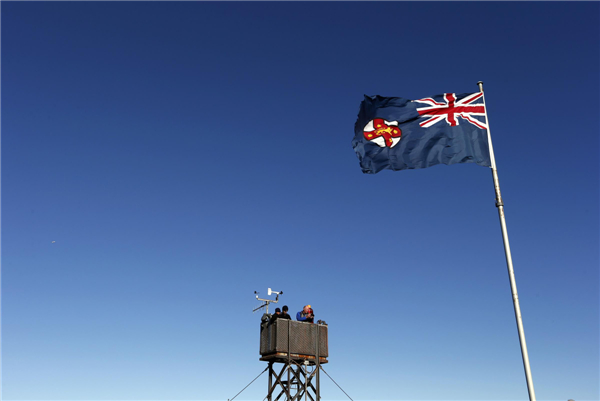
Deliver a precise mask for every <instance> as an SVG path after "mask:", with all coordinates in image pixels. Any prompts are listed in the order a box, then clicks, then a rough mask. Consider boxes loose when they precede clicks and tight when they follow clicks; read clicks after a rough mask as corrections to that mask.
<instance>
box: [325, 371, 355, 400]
mask: <svg viewBox="0 0 600 401" xmlns="http://www.w3.org/2000/svg"><path fill="white" fill-rule="evenodd" d="M321 370H322V371H323V373H325V374H326V375H327V377H329V378H330V379H331V381H332V382H334V383H335V385H336V386H338V387H339V389H340V390H342V392H343V393H344V394H346V397H348V398H350V400H351V401H354V400H353V399H352V398H351V397H350V396H349V395H348V393H347V392H345V391H344V389H343V388H341V387H340V385H339V384H337V383H336V382H335V380H333V378H332V377H331V376H329V373H327V372H326V371H325V369H323V366H322V365H321Z"/></svg>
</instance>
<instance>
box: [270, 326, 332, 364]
mask: <svg viewBox="0 0 600 401" xmlns="http://www.w3.org/2000/svg"><path fill="white" fill-rule="evenodd" d="M328 357H329V344H328V327H327V325H322V324H313V323H305V322H296V321H293V320H288V319H277V320H276V321H275V322H274V323H273V324H271V325H268V324H267V323H265V322H263V323H262V324H261V327H260V360H261V361H266V362H280V363H288V362H295V363H304V364H308V365H317V364H326V363H328V362H329V361H328V360H327V358H328Z"/></svg>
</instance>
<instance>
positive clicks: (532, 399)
mask: <svg viewBox="0 0 600 401" xmlns="http://www.w3.org/2000/svg"><path fill="white" fill-rule="evenodd" d="M477 85H479V91H480V92H481V94H482V95H483V103H484V105H485V94H484V93H483V82H481V81H479V82H477ZM485 121H486V123H487V126H488V127H487V133H488V144H489V147H490V163H491V165H492V166H491V167H492V176H493V177H494V190H495V191H496V207H497V208H498V216H499V217H500V228H501V229H502V239H503V240H504V253H505V255H506V267H507V268H508V277H509V279H510V289H511V292H512V299H513V305H514V308H515V318H516V320H517V330H518V331H519V342H520V343H521V356H522V357H523V367H524V368H525V378H526V380H527V390H528V391H529V400H530V401H536V399H535V391H534V389H533V379H532V378H531V368H530V366H529V355H528V354H527V343H526V342H525V331H524V330H523V318H522V317H521V307H520V306H519V296H518V295H517V282H516V280H515V272H514V269H513V263H512V256H511V254H510V245H509V243H508V232H507V230H506V220H505V218H504V203H503V202H502V195H500V183H499V182H498V171H497V170H496V159H495V157H494V148H493V147H492V136H491V134H490V121H489V120H488V116H487V107H486V108H485Z"/></svg>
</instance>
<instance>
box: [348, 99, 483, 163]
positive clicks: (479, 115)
mask: <svg viewBox="0 0 600 401" xmlns="http://www.w3.org/2000/svg"><path fill="white" fill-rule="evenodd" d="M354 132H355V135H354V139H353V140H352V147H353V148H354V151H355V152H356V154H357V156H358V159H359V160H360V166H361V167H362V170H363V173H367V174H375V173H377V172H379V171H381V170H383V169H390V170H405V169H416V168H425V167H430V166H434V165H436V164H448V165H449V164H455V163H473V162H474V163H477V164H479V165H480V166H486V167H490V166H491V164H490V152H489V147H488V136H487V121H485V104H484V103H483V93H481V92H477V93H463V94H458V95H457V94H455V93H444V94H443V95H436V96H433V97H428V98H424V99H419V100H409V99H403V98H401V97H382V96H366V95H365V99H364V100H363V101H362V103H361V105H360V111H359V113H358V119H357V120H356V124H355V126H354Z"/></svg>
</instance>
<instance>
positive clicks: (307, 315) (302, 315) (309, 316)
mask: <svg viewBox="0 0 600 401" xmlns="http://www.w3.org/2000/svg"><path fill="white" fill-rule="evenodd" d="M296 320H298V321H299V322H306V323H314V321H315V313H314V312H313V310H312V308H311V307H310V305H305V306H304V308H303V309H302V310H301V311H300V312H298V313H296Z"/></svg>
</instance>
